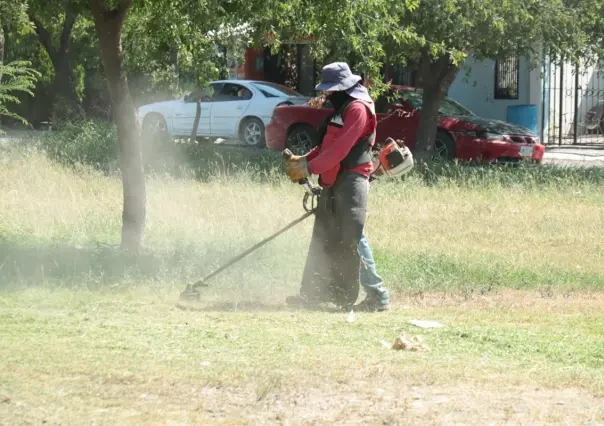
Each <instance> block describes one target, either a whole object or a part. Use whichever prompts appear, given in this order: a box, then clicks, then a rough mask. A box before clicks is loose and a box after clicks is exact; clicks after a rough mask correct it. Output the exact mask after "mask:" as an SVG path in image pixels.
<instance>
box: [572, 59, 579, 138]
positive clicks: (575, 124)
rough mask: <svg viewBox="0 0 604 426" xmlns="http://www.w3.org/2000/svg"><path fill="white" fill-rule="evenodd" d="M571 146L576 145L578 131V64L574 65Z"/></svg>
mask: <svg viewBox="0 0 604 426" xmlns="http://www.w3.org/2000/svg"><path fill="white" fill-rule="evenodd" d="M573 127H574V128H573V145H576V144H577V131H578V129H579V63H578V62H577V64H576V65H575V119H574V126H573Z"/></svg>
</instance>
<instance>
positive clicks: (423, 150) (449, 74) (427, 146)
mask: <svg viewBox="0 0 604 426" xmlns="http://www.w3.org/2000/svg"><path fill="white" fill-rule="evenodd" d="M419 70H420V79H421V81H420V84H419V85H420V87H421V88H422V90H423V95H422V109H421V111H420V116H419V128H418V132H417V144H416V145H415V149H414V157H415V158H416V159H417V161H418V162H419V163H429V162H430V161H431V160H432V156H433V152H434V140H435V139H436V133H437V131H438V121H439V114H438V111H439V109H440V105H441V104H442V102H443V100H444V98H445V95H446V93H447V92H448V90H449V87H451V84H453V81H454V80H455V76H456V75H457V72H458V71H459V67H458V66H456V65H454V64H453V63H452V62H451V61H450V59H449V57H448V56H442V57H440V58H438V59H436V60H434V59H432V57H431V56H430V55H429V54H428V53H427V52H425V53H424V54H423V55H422V57H421V59H420V64H419Z"/></svg>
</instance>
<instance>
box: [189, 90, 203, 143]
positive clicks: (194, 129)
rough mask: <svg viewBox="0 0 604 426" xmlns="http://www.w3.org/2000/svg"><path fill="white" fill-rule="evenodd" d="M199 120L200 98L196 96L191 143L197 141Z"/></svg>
mask: <svg viewBox="0 0 604 426" xmlns="http://www.w3.org/2000/svg"><path fill="white" fill-rule="evenodd" d="M200 119H201V96H200V95H198V96H197V108H196V109H195V120H194V121H193V129H192V130H191V143H195V141H196V140H197V127H199V120H200Z"/></svg>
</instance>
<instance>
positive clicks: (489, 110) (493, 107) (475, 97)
mask: <svg viewBox="0 0 604 426" xmlns="http://www.w3.org/2000/svg"><path fill="white" fill-rule="evenodd" d="M519 68H520V80H519V81H518V86H519V90H518V92H519V96H518V97H519V99H517V100H499V99H494V92H495V61H492V60H486V61H477V60H475V59H474V58H472V57H470V58H468V60H467V61H466V63H465V65H464V67H463V68H462V69H461V70H460V71H459V74H458V75H457V78H456V79H455V81H454V82H453V84H452V85H451V88H450V89H449V97H450V98H453V99H454V100H456V101H457V102H459V103H461V104H462V105H464V106H465V107H467V108H468V109H470V110H471V111H473V112H474V113H476V114H477V115H480V116H481V117H484V118H493V119H497V120H503V121H505V120H506V116H507V107H508V106H510V105H524V104H529V103H533V104H536V105H537V106H538V108H539V111H538V115H539V116H540V115H541V112H540V107H541V105H540V98H541V97H540V96H539V95H536V94H535V93H536V92H537V91H538V90H539V87H540V81H539V72H538V70H537V73H536V76H537V78H536V80H532V79H534V78H535V73H533V72H531V70H530V63H529V60H528V59H527V58H520V61H519Z"/></svg>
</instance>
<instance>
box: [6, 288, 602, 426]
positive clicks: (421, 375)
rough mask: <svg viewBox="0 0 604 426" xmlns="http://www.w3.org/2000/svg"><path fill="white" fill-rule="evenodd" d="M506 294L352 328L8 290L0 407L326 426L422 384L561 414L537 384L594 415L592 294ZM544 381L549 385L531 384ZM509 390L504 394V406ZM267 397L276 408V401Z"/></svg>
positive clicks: (29, 415)
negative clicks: (522, 299)
mask: <svg viewBox="0 0 604 426" xmlns="http://www.w3.org/2000/svg"><path fill="white" fill-rule="evenodd" d="M516 297H517V295H516V294H514V293H511V294H508V295H506V296H505V297H503V298H502V300H499V301H496V300H494V301H493V304H491V305H490V306H480V305H479V304H477V303H470V304H463V303H461V304H452V305H447V304H444V305H441V306H438V307H422V306H420V305H419V304H417V303H415V304H413V305H407V306H406V305H405V304H401V308H400V309H397V310H396V311H394V312H392V313H390V314H386V315H363V314H359V315H358V318H357V321H356V322H355V323H352V324H349V323H347V322H346V321H345V317H346V316H345V315H344V314H329V313H308V312H302V311H283V310H280V308H279V306H278V305H272V306H271V305H266V306H257V309H255V310H253V309H245V308H244V309H243V310H232V309H223V305H222V304H220V303H218V304H216V303H205V304H204V305H203V306H202V307H200V308H201V309H202V311H201V312H185V311H181V310H178V309H176V308H174V306H173V304H172V300H171V298H170V297H169V295H168V294H165V293H160V294H154V295H149V294H145V293H144V292H142V291H131V290H130V291H126V292H118V293H117V294H115V293H114V292H110V291H105V292H101V293H98V292H92V293H91V292H87V291H82V290H77V291H74V290H53V291H48V290H33V289H32V290H28V291H25V292H21V293H19V294H4V295H2V296H1V297H0V306H2V313H1V314H0V321H1V322H2V329H1V330H2V331H1V332H0V334H1V337H2V342H3V345H2V346H1V347H0V357H1V359H2V362H1V363H0V373H1V374H0V377H2V381H1V382H0V389H1V392H0V393H1V394H2V395H4V396H5V397H9V398H11V403H10V404H0V413H4V415H3V416H2V417H3V418H5V419H9V418H10V419H13V420H14V421H15V422H16V423H21V421H25V420H26V419H27V420H29V421H34V422H36V423H39V422H40V421H42V420H47V421H48V422H49V423H51V424H52V423H59V422H66V421H68V420H70V421H71V422H75V423H81V422H84V421H85V420H86V421H96V422H101V423H106V422H112V421H114V422H116V421H117V422H119V423H122V422H123V423H127V424H141V423H146V422H148V421H152V422H154V423H161V424H165V423H169V422H177V423H182V422H185V423H191V424H194V423H197V424H199V422H202V423H205V424H207V422H210V423H212V422H217V421H218V419H223V420H226V421H227V422H229V423H230V422H234V423H236V424H243V423H247V422H249V423H254V420H253V418H252V417H250V416H251V413H249V412H248V413H247V414H246V413H245V410H246V409H248V408H249V409H251V410H252V411H253V412H254V413H255V415H257V416H258V420H257V421H258V422H260V423H264V422H270V421H272V420H274V417H272V416H274V415H280V416H282V417H283V419H289V420H290V421H300V419H301V418H302V417H300V416H302V415H305V416H310V417H309V418H313V419H315V420H319V419H320V421H322V422H326V423H328V422H330V421H335V417H334V415H333V413H332V411H333V409H334V408H336V407H337V408H339V409H343V408H344V407H346V406H349V405H350V403H351V402H350V399H354V398H361V399H363V400H365V401H366V403H365V404H363V405H364V406H365V410H364V412H363V413H360V414H358V415H356V417H354V418H355V419H356V420H357V421H362V420H363V421H366V422H370V423H373V422H381V421H385V418H386V416H387V415H388V413H400V411H399V410H393V408H392V407H393V406H392V405H390V406H389V409H390V410H391V411H389V410H388V409H384V410H382V409H380V408H379V407H380V405H381V404H380V402H379V401H378V400H376V389H378V390H379V389H381V390H382V392H384V393H385V395H390V396H396V397H397V398H399V397H400V398H403V399H402V400H401V402H402V401H407V402H408V403H411V402H412V401H411V400H410V398H411V396H412V395H413V394H414V393H417V392H427V391H428V389H430V390H433V391H435V392H437V393H439V394H440V395H448V397H450V398H453V397H454V395H455V394H456V392H463V389H464V388H473V389H476V388H479V389H482V395H481V396H477V397H471V394H470V393H468V394H467V400H466V401H465V403H466V404H467V405H466V408H465V411H464V410H462V411H461V412H459V413H458V416H461V417H459V418H460V419H461V420H462V421H464V422H478V421H479V420H480V419H492V420H496V419H499V418H500V417H501V416H503V415H504V412H503V409H504V407H503V406H497V405H494V404H493V403H492V402H489V399H488V398H492V397H494V396H497V395H499V396H502V397H504V398H506V395H508V394H513V395H514V398H516V399H517V400H518V399H522V398H527V399H530V400H531V403H534V404H537V405H539V407H540V408H539V409H540V411H535V410H528V411H527V412H517V413H516V415H515V416H514V418H515V419H517V420H519V421H521V422H534V421H536V420H537V417H536V416H537V415H538V414H539V413H543V412H550V411H552V410H554V409H555V406H552V405H550V403H548V401H547V398H548V396H547V395H548V392H550V391H548V390H547V389H551V392H552V395H556V393H557V396H556V398H557V399H556V402H557V401H560V400H562V401H564V402H565V404H567V405H566V407H565V410H564V416H566V417H565V418H566V419H567V420H570V421H571V422H572V421H577V420H586V419H589V418H590V417H591V416H595V417H593V418H594V419H599V420H602V419H603V417H602V416H604V412H602V410H600V411H596V412H595V414H594V413H592V412H589V411H588V410H585V405H588V406H589V404H594V403H596V404H597V403H598V401H601V400H599V399H597V400H593V398H594V397H592V396H590V395H595V396H596V398H599V397H600V396H602V395H604V370H603V367H604V358H603V355H602V354H603V353H604V337H603V336H602V333H601V327H602V325H604V316H603V315H602V314H601V312H600V310H599V308H598V303H594V302H593V301H591V300H589V299H581V298H578V299H574V300H573V301H571V302H568V301H567V300H562V301H560V300H556V301H551V302H550V301H544V300H543V299H541V301H539V300H538V299H537V302H536V303H534V301H535V299H532V300H533V303H532V304H531V305H530V306H513V305H511V303H514V302H516V303H517V302H518V299H517V298H516ZM602 300H604V299H602V298H601V297H600V300H599V303H601V302H602ZM550 304H551V305H550ZM552 307H555V308H556V309H550V308H552ZM413 318H430V319H436V320H438V321H441V322H442V323H444V324H445V326H446V327H445V328H443V329H437V330H431V331H430V330H428V331H422V330H419V329H413V327H412V326H410V325H409V324H408V321H409V320H410V319H413ZM418 330H419V331H418ZM401 332H408V333H410V334H418V333H420V332H421V334H422V335H423V336H424V341H425V343H426V344H427V345H428V346H429V347H430V349H431V350H430V351H429V352H419V353H412V352H397V351H392V350H390V349H387V348H385V347H383V346H382V344H381V341H382V340H386V341H388V342H389V343H390V342H392V341H393V340H394V338H395V337H396V336H397V335H399V334H400V333H401ZM539 388H544V389H545V390H543V391H534V390H532V389H539ZM455 389H456V390H455ZM562 389H571V390H572V394H571V395H570V396H569V395H566V396H565V395H564V394H563V393H562V392H567V391H562ZM307 390H312V392H313V393H314V395H315V397H317V396H318V397H319V398H320V399H321V406H323V407H324V410H321V409H319V405H317V406H313V404H312V403H311V401H310V400H305V397H303V398H302V399H301V400H299V401H298V404H297V405H296V404H293V403H292V401H291V399H292V398H293V399H295V395H296V394H298V395H305V394H306V392H307ZM556 390H557V391H556ZM399 392H400V393H401V395H400V396H398V395H399ZM524 393H526V395H525V396H523V394H524ZM487 395H490V396H489V397H487V399H485V398H484V397H485V396H487ZM514 398H510V397H509V395H508V396H507V399H508V402H509V400H513V399H514ZM549 398H551V396H549ZM276 400H278V401H281V404H282V405H274V402H275V401H276ZM41 401H44V404H41V403H40V402H41ZM376 404H377V405H376ZM472 406H483V407H485V409H487V410H488V411H487V412H483V413H482V414H480V415H478V416H476V415H474V414H472V413H471V412H469V411H468V409H469V407H472ZM211 407H220V408H221V409H222V410H223V412H222V413H221V412H220V410H219V411H218V413H217V412H216V410H215V409H212V408H211ZM600 407H601V405H600ZM384 408H386V407H384ZM591 409H596V410H597V405H596V406H592V407H591ZM446 410H447V408H446V404H445V406H439V405H438V404H437V405H436V406H434V407H433V409H432V410H431V412H430V414H429V416H428V417H423V422H426V421H427V420H428V419H430V421H434V422H442V421H443V420H444V419H446V418H447V417H446V416H447V415H448V414H447V412H446ZM582 410H583V411H582ZM399 415H400V414H399ZM347 418H348V417H347ZM151 419H153V420H151ZM414 419H415V420H416V421H417V420H420V421H421V419H422V416H421V412H413V411H410V412H408V413H406V416H405V418H404V420H405V422H412V421H413V420H414Z"/></svg>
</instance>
